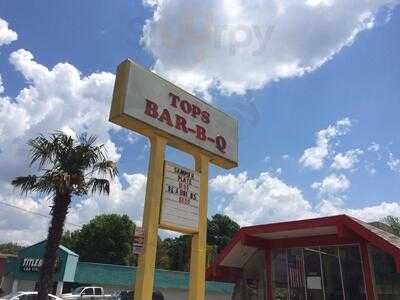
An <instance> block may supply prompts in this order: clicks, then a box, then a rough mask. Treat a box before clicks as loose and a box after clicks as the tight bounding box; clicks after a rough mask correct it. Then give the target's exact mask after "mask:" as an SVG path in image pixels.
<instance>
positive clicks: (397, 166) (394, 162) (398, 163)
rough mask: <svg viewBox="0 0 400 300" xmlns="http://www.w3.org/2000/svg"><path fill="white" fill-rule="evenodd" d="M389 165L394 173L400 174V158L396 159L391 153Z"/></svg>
mask: <svg viewBox="0 0 400 300" xmlns="http://www.w3.org/2000/svg"><path fill="white" fill-rule="evenodd" d="M387 165H388V166H389V168H390V169H391V170H392V171H395V172H400V158H395V157H394V156H393V153H391V152H390V153H389V160H388V162H387Z"/></svg>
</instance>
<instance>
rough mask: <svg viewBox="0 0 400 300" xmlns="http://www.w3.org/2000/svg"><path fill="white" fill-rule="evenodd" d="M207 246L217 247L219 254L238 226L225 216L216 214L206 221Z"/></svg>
mask: <svg viewBox="0 0 400 300" xmlns="http://www.w3.org/2000/svg"><path fill="white" fill-rule="evenodd" d="M207 226H208V230H207V244H209V245H215V246H217V252H218V253H219V252H220V251H221V250H222V248H224V247H225V246H226V245H227V244H228V243H229V241H230V240H231V239H232V238H233V236H234V235H235V233H236V232H238V231H239V229H240V226H239V225H238V224H237V223H236V222H235V221H233V220H232V219H231V218H229V217H228V216H225V215H221V214H216V215H214V216H213V217H212V218H211V220H208V224H207Z"/></svg>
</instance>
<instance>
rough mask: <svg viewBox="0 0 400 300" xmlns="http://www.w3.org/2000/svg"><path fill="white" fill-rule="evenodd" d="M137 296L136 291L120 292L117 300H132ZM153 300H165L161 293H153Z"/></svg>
mask: <svg viewBox="0 0 400 300" xmlns="http://www.w3.org/2000/svg"><path fill="white" fill-rule="evenodd" d="M134 295H135V292H134V291H132V290H131V291H120V292H119V294H118V295H117V298H116V300H132V299H133V297H134ZM152 300H164V296H163V294H162V293H161V292H160V291H157V290H155V291H153V298H152Z"/></svg>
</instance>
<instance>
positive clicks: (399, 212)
mask: <svg viewBox="0 0 400 300" xmlns="http://www.w3.org/2000/svg"><path fill="white" fill-rule="evenodd" d="M319 211H320V215H321V216H331V215H339V214H347V215H350V216H353V217H355V218H357V219H360V220H363V221H365V222H373V221H379V220H381V219H383V218H384V217H387V216H389V215H392V216H398V217H400V204H399V203H398V202H382V203H379V204H376V205H372V206H367V207H363V208H352V209H351V208H343V207H340V206H337V205H335V204H334V203H332V202H331V201H328V200H323V201H322V203H321V205H320V207H319Z"/></svg>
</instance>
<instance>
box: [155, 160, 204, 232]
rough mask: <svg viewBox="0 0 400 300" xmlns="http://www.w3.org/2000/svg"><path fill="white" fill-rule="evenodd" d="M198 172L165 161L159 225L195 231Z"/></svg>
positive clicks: (176, 229)
mask: <svg viewBox="0 0 400 300" xmlns="http://www.w3.org/2000/svg"><path fill="white" fill-rule="evenodd" d="M199 200H200V174H199V173H198V172H195V171H193V170H189V169H187V168H184V167H181V166H179V165H177V164H174V163H171V162H168V161H165V163H164V184H163V193H162V204H161V214H160V227H161V228H164V229H169V230H174V231H178V232H182V233H196V232H198V225H199Z"/></svg>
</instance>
